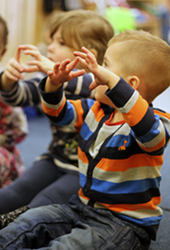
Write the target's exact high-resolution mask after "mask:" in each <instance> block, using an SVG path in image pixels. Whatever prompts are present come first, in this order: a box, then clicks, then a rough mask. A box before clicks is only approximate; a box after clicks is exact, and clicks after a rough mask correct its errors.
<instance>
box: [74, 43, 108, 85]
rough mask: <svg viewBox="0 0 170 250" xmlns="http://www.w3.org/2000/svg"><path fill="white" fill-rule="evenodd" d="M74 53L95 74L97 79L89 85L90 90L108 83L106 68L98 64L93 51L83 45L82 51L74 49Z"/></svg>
mask: <svg viewBox="0 0 170 250" xmlns="http://www.w3.org/2000/svg"><path fill="white" fill-rule="evenodd" d="M74 55H75V56H77V57H78V58H79V60H80V62H81V63H82V65H83V66H84V67H86V68H88V70H89V71H90V72H92V73H93V74H94V76H95V81H93V82H92V83H91V84H90V86H89V88H90V90H93V89H95V88H96V87H97V86H98V85H107V83H108V78H107V75H106V74H105V69H104V68H103V67H101V66H100V65H98V63H97V60H96V58H95V56H94V54H93V53H92V52H91V51H89V50H88V49H86V48H85V47H82V52H80V51H74Z"/></svg>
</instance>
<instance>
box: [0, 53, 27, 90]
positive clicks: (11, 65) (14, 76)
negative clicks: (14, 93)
mask: <svg viewBox="0 0 170 250" xmlns="http://www.w3.org/2000/svg"><path fill="white" fill-rule="evenodd" d="M20 56H21V51H20V50H19V49H17V52H16V55H15V57H14V58H12V59H10V60H9V62H8V63H7V65H6V67H5V69H4V72H3V74H2V76H1V89H2V90H4V91H7V90H10V89H11V88H12V87H13V85H14V83H15V82H16V81H18V80H19V79H23V75H22V73H23V72H25V71H26V69H27V68H26V66H25V65H24V64H22V63H21V62H20Z"/></svg>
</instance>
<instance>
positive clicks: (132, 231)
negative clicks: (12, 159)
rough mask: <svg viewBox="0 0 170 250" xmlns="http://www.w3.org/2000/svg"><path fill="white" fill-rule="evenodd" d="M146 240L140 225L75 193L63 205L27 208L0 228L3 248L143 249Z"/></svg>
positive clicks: (45, 249) (12, 249)
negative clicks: (127, 220)
mask: <svg viewBox="0 0 170 250" xmlns="http://www.w3.org/2000/svg"><path fill="white" fill-rule="evenodd" d="M149 242H150V240H149V237H148V234H147V233H146V232H145V231H144V230H143V229H142V228H139V227H137V226H135V225H132V224H130V223H127V222H125V221H123V220H121V219H119V218H117V217H115V216H114V215H113V214H112V213H111V212H110V211H108V210H102V209H95V208H92V207H90V206H87V205H83V204H82V203H81V202H80V200H79V199H78V197H77V196H76V195H74V196H73V197H72V198H71V201H70V204H67V205H65V204H63V205H48V206H44V207H38V208H33V209H30V210H28V211H27V212H25V213H24V214H22V215H21V216H19V217H18V219H16V220H15V221H14V222H12V223H10V224H9V225H8V226H7V227H6V228H4V229H2V230H1V231H0V247H1V248H0V249H6V250H14V249H20V250H21V249H27V250H28V249H41V250H42V249H43V250H47V249H48V250H73V249H74V250H94V249H96V250H100V249H101V250H111V249H114V250H144V249H148V245H149ZM3 247H4V248H3Z"/></svg>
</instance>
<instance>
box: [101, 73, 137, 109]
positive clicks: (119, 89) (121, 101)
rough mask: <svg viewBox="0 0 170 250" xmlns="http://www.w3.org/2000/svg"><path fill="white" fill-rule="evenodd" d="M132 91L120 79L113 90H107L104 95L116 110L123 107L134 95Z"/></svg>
mask: <svg viewBox="0 0 170 250" xmlns="http://www.w3.org/2000/svg"><path fill="white" fill-rule="evenodd" d="M134 91H135V90H134V89H133V88H132V87H131V86H130V85H129V84H128V83H127V82H126V81H125V80H124V79H123V78H122V77H121V78H120V80H119V81H118V83H117V84H116V85H115V87H114V88H112V89H108V90H107V91H106V93H105V94H106V95H107V96H108V97H109V99H110V100H111V101H112V102H113V104H114V105H115V106H116V107H117V108H121V107H124V105H125V104H126V103H127V101H128V100H129V99H130V98H131V96H132V95H133V93H134Z"/></svg>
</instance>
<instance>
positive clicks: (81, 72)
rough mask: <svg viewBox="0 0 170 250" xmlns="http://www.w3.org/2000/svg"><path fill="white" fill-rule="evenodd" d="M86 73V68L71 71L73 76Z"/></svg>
mask: <svg viewBox="0 0 170 250" xmlns="http://www.w3.org/2000/svg"><path fill="white" fill-rule="evenodd" d="M85 73H86V71H85V70H84V69H81V70H76V71H72V72H71V74H72V77H73V78H76V77H79V76H82V75H84V74H85Z"/></svg>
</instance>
